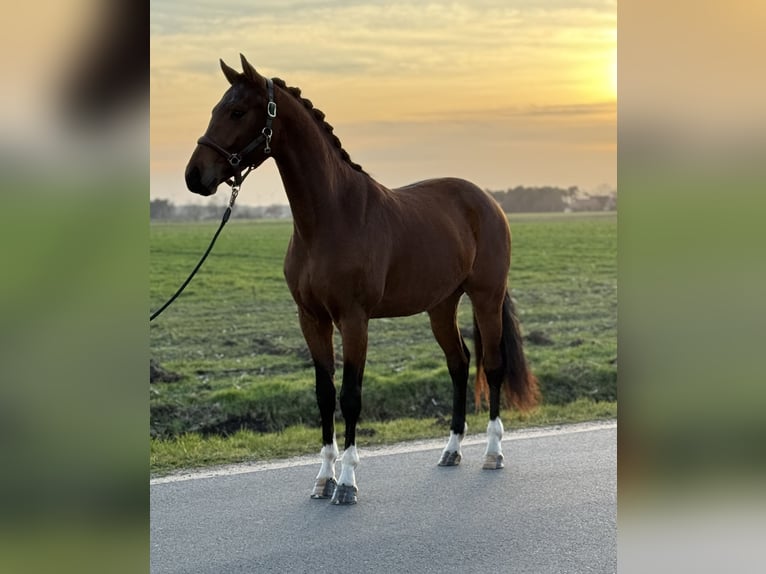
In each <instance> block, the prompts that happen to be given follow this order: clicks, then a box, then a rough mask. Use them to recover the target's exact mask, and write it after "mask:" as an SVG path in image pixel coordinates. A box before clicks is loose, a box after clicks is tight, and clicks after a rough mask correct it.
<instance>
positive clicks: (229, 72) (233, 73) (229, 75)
mask: <svg viewBox="0 0 766 574" xmlns="http://www.w3.org/2000/svg"><path fill="white" fill-rule="evenodd" d="M220 62H221V70H223V75H224V76H226V79H227V80H229V83H230V84H233V83H234V82H235V81H236V80H237V78H238V77H239V76H240V73H239V72H237V70H235V69H234V68H230V67H229V66H227V65H226V62H224V61H223V60H220Z"/></svg>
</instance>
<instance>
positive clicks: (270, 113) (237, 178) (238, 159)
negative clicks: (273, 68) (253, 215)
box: [197, 78, 277, 187]
mask: <svg viewBox="0 0 766 574" xmlns="http://www.w3.org/2000/svg"><path fill="white" fill-rule="evenodd" d="M266 88H267V90H268V94H269V103H268V104H267V105H266V126H265V127H264V128H263V129H262V130H261V134H260V135H259V136H258V137H257V138H255V139H254V140H253V141H251V142H250V143H249V144H247V145H246V146H245V147H244V148H242V149H241V150H240V151H239V152H237V153H229V152H228V151H226V149H224V148H223V147H221V146H220V145H218V144H217V143H215V142H214V141H213V140H212V139H211V138H209V137H208V136H207V135H203V136H202V137H201V138H199V139H198V140H197V143H198V144H199V145H204V146H207V147H209V148H211V149H214V150H215V151H217V152H218V153H219V154H221V155H222V156H223V157H225V158H226V161H228V162H229V165H231V167H233V168H234V170H235V171H234V180H233V181H232V180H231V179H229V180H227V181H226V183H227V184H228V185H230V186H232V187H234V186H235V185H236V186H237V187H239V185H241V184H242V180H244V179H245V177H247V174H248V173H250V171H251V170H252V169H253V166H252V164H248V165H246V166H244V168H247V171H246V172H245V175H244V176H243V175H242V171H243V170H242V169H238V168H239V166H240V164H241V163H242V159H243V158H244V157H245V156H246V155H247V154H249V153H250V152H252V151H254V150H255V149H256V148H257V147H258V146H260V145H261V144H263V143H264V142H265V145H264V147H263V153H265V154H269V153H271V136H272V133H273V132H272V131H271V124H272V123H273V122H274V118H276V117H277V103H276V102H275V101H274V82H273V81H272V79H271V78H266ZM244 168H243V169H244Z"/></svg>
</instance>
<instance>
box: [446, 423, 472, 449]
mask: <svg viewBox="0 0 766 574" xmlns="http://www.w3.org/2000/svg"><path fill="white" fill-rule="evenodd" d="M467 432H468V423H465V424H464V425H463V432H462V433H461V434H455V431H453V430H451V431H449V440H448V441H447V446H445V447H444V452H460V443H461V442H463V438H465V435H466V433H467ZM461 454H462V453H461Z"/></svg>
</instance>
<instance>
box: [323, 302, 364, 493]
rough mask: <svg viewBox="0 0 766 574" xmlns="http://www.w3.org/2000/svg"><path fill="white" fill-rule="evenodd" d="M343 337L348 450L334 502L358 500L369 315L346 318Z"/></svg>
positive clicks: (343, 397)
mask: <svg viewBox="0 0 766 574" xmlns="http://www.w3.org/2000/svg"><path fill="white" fill-rule="evenodd" d="M340 329H341V336H342V338H343V383H342V385H341V390H340V409H341V412H342V413H343V420H344V421H345V423H346V436H345V441H344V443H345V444H344V447H345V452H344V453H343V456H342V457H341V472H340V478H339V479H338V485H337V486H336V487H335V493H334V494H333V497H332V503H333V504H355V503H356V501H357V493H358V488H357V485H356V467H357V466H358V465H359V454H358V453H357V450H356V425H357V423H358V422H359V415H360V413H361V411H362V377H363V376H364V364H365V360H366V358H367V318H366V317H364V318H355V319H350V318H344V320H342V321H341V323H340Z"/></svg>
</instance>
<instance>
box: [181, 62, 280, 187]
mask: <svg viewBox="0 0 766 574" xmlns="http://www.w3.org/2000/svg"><path fill="white" fill-rule="evenodd" d="M240 57H241V59H242V69H243V73H239V72H237V71H236V70H234V69H233V68H230V67H229V66H227V65H226V64H225V63H224V61H223V60H221V69H222V70H223V75H224V76H226V79H227V80H228V81H229V83H230V84H231V87H230V88H229V89H228V90H226V92H225V93H224V95H223V97H222V98H221V101H219V102H218V103H217V104H216V106H215V107H214V108H213V112H212V117H211V118H210V124H209V125H208V127H207V131H206V132H205V135H203V136H202V137H201V138H200V139H199V140H198V141H197V147H196V148H195V149H194V152H193V153H192V156H191V158H189V163H188V165H187V166H186V186H187V187H188V188H189V190H190V191H193V192H194V193H198V194H200V195H213V194H214V193H215V192H216V189H217V188H218V186H219V185H220V184H221V183H222V182H224V181H226V180H227V179H228V178H230V177H234V179H235V181H236V182H237V183H239V181H241V179H240V178H241V174H242V171H243V170H245V169H246V168H248V167H251V166H252V167H253V168H256V167H258V166H259V165H261V164H262V163H263V162H264V161H265V160H266V158H268V157H269V154H270V152H271V149H270V146H271V137H272V122H273V120H274V118H275V117H276V113H277V107H276V103H275V100H274V87H273V84H272V83H271V80H267V79H266V78H264V77H263V76H261V75H260V74H258V72H256V71H255V68H253V66H251V65H250V63H249V62H248V61H247V60H246V59H245V57H244V56H242V55H241V54H240Z"/></svg>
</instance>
